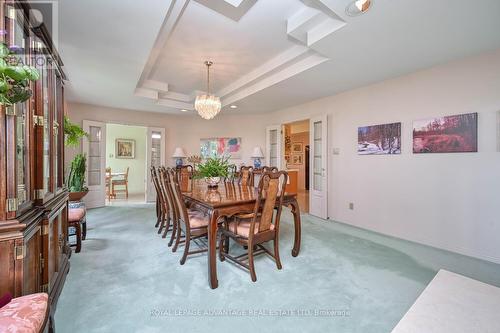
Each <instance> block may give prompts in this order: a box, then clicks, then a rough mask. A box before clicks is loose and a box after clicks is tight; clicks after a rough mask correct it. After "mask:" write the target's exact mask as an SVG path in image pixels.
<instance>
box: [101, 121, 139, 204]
mask: <svg viewBox="0 0 500 333" xmlns="http://www.w3.org/2000/svg"><path fill="white" fill-rule="evenodd" d="M147 133H148V129H147V127H143V126H129V125H121V124H106V205H120V204H124V203H126V204H133V203H144V202H146V189H145V186H144V183H145V180H146V178H147V177H146V151H147V149H146V145H147V143H146V141H147Z"/></svg>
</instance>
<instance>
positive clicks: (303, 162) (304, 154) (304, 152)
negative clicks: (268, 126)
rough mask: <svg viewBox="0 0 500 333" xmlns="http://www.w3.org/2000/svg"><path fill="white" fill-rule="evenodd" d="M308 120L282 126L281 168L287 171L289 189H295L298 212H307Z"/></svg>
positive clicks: (308, 171) (308, 173)
mask: <svg viewBox="0 0 500 333" xmlns="http://www.w3.org/2000/svg"><path fill="white" fill-rule="evenodd" d="M309 128H310V125H309V120H308V119H307V120H301V121H295V122H291V123H287V124H283V125H282V132H283V140H284V142H283V148H284V149H283V156H282V159H281V160H282V161H283V165H282V168H283V169H284V170H287V171H288V174H289V177H290V184H289V185H288V186H290V188H292V189H296V191H297V200H298V202H299V206H300V210H301V211H302V212H304V213H308V212H309V180H310V177H311V175H310V158H309V149H310V144H309V141H310V132H309Z"/></svg>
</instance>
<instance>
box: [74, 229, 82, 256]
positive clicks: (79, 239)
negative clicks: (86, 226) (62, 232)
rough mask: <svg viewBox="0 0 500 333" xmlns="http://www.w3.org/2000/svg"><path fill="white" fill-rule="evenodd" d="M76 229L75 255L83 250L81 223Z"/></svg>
mask: <svg viewBox="0 0 500 333" xmlns="http://www.w3.org/2000/svg"><path fill="white" fill-rule="evenodd" d="M75 229H76V250H75V253H80V251H81V250H82V228H81V225H80V222H77V223H75Z"/></svg>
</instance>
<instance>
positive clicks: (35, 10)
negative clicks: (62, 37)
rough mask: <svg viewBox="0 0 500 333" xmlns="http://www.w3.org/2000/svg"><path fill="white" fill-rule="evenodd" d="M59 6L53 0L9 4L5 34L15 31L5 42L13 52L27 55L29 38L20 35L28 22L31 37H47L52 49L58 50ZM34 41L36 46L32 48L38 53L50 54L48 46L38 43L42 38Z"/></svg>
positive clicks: (34, 0) (7, 6) (23, 0)
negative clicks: (27, 40)
mask: <svg viewBox="0 0 500 333" xmlns="http://www.w3.org/2000/svg"><path fill="white" fill-rule="evenodd" d="M58 6H59V4H58V2H57V1H51V0H30V1H25V0H22V1H16V5H14V3H7V4H6V13H5V14H6V19H7V22H6V23H7V26H6V30H5V31H3V33H4V34H7V31H13V35H10V36H5V40H6V41H7V42H8V45H7V46H8V47H9V49H10V50H11V52H13V53H15V54H18V55H22V54H26V48H27V47H28V45H25V43H26V41H25V39H26V37H27V36H26V35H24V36H20V35H18V34H20V33H21V32H22V27H23V25H24V24H25V22H26V20H29V22H31V24H30V26H31V27H32V28H31V29H30V31H29V34H30V37H35V36H38V37H39V36H41V35H47V37H48V39H50V40H52V43H53V44H52V47H53V48H54V49H55V50H58V46H59V43H58V41H59V24H58V23H59V22H58ZM9 25H10V27H9ZM34 40H35V44H34V45H32V47H34V48H36V49H37V52H39V53H40V52H42V53H45V54H49V51H48V50H47V45H41V44H40V42H36V41H37V40H38V41H40V38H34Z"/></svg>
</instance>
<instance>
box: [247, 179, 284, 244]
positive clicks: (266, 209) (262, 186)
mask: <svg viewBox="0 0 500 333" xmlns="http://www.w3.org/2000/svg"><path fill="white" fill-rule="evenodd" d="M287 181H288V174H287V173H286V172H285V171H278V172H266V173H264V174H263V175H262V177H261V178H260V181H259V186H258V196H257V201H256V203H255V208H254V213H253V219H252V223H251V226H250V232H249V235H250V237H252V235H253V234H254V231H255V224H256V222H260V223H259V230H258V232H264V231H268V230H270V228H271V224H274V229H275V230H276V232H279V221H280V218H281V210H282V207H283V197H284V194H285V187H286V183H287ZM275 208H276V209H277V211H276V217H275V216H274V210H275ZM273 220H274V221H273Z"/></svg>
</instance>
